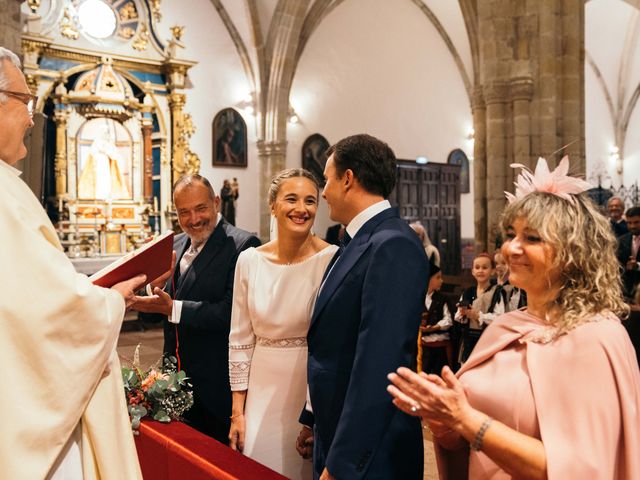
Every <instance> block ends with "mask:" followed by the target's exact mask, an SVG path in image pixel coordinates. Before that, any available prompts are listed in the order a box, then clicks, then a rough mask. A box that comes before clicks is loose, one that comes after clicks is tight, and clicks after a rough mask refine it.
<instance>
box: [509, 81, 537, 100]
mask: <svg viewBox="0 0 640 480" xmlns="http://www.w3.org/2000/svg"><path fill="white" fill-rule="evenodd" d="M509 97H510V99H511V101H518V100H527V101H531V99H532V98H533V79H532V78H531V77H515V78H512V79H511V80H509Z"/></svg>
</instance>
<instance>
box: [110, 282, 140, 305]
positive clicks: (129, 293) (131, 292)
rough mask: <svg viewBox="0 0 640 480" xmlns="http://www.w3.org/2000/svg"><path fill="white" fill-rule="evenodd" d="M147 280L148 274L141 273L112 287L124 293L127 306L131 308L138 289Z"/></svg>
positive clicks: (121, 293) (123, 296)
mask: <svg viewBox="0 0 640 480" xmlns="http://www.w3.org/2000/svg"><path fill="white" fill-rule="evenodd" d="M146 281H147V276H146V275H142V274H140V275H136V276H135V277H133V278H130V279H129V280H125V281H124V282H120V283H116V284H115V285H114V286H113V287H111V289H112V290H115V291H116V292H118V293H119V294H120V295H122V298H124V304H125V306H126V308H130V307H131V305H133V303H135V299H136V294H135V292H136V290H138V289H139V288H140V287H142V286H143V285H144V283H145V282H146Z"/></svg>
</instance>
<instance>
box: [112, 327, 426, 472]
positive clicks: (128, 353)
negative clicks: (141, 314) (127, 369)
mask: <svg viewBox="0 0 640 480" xmlns="http://www.w3.org/2000/svg"><path fill="white" fill-rule="evenodd" d="M162 343H163V332H162V325H161V324H146V323H145V324H143V323H141V322H139V321H127V322H125V324H124V326H123V327H122V332H121V333H120V338H119V339H118V354H119V355H120V359H121V362H122V363H123V364H126V363H131V362H132V361H133V355H134V351H135V349H136V346H137V345H140V351H139V354H140V366H141V367H142V368H143V369H145V368H147V367H149V366H151V365H153V364H154V363H156V362H157V361H158V360H159V359H160V357H161V355H162ZM424 461H425V476H424V478H425V480H436V479H437V478H438V475H437V473H436V462H435V456H434V453H433V443H432V442H431V438H430V436H429V433H428V432H427V431H425V439H424Z"/></svg>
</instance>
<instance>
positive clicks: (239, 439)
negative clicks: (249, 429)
mask: <svg viewBox="0 0 640 480" xmlns="http://www.w3.org/2000/svg"><path fill="white" fill-rule="evenodd" d="M244 432H245V420H244V414H242V413H238V414H235V415H231V428H230V429H229V447H231V450H237V451H238V452H242V451H243V450H244Z"/></svg>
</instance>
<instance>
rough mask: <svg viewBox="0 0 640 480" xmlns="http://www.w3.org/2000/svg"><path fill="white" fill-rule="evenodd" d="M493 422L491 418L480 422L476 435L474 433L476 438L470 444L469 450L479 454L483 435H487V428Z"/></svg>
mask: <svg viewBox="0 0 640 480" xmlns="http://www.w3.org/2000/svg"><path fill="white" fill-rule="evenodd" d="M491 422H493V418H491V417H487V418H485V420H484V422H482V426H481V427H480V430H478V433H476V437H475V438H474V439H473V443H472V444H471V449H472V450H475V451H476V452H479V451H480V450H481V449H482V441H483V440H484V434H485V433H487V430H488V429H489V426H490V425H491Z"/></svg>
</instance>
